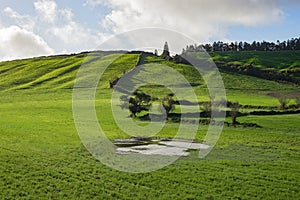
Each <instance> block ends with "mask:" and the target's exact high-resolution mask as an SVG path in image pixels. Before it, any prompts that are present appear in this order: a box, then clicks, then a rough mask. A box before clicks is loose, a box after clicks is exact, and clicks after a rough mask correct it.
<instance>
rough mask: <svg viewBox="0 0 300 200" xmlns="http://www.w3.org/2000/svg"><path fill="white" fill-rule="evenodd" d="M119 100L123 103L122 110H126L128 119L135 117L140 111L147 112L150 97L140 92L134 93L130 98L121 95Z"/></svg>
mask: <svg viewBox="0 0 300 200" xmlns="http://www.w3.org/2000/svg"><path fill="white" fill-rule="evenodd" d="M120 99H121V101H122V102H123V103H122V105H121V107H122V109H125V108H128V109H129V111H130V113H131V114H130V117H136V116H137V114H138V113H140V112H142V111H149V109H150V106H151V96H150V95H147V94H145V93H143V92H140V91H135V92H134V93H133V95H132V96H131V97H128V96H126V95H123V96H121V97H120Z"/></svg>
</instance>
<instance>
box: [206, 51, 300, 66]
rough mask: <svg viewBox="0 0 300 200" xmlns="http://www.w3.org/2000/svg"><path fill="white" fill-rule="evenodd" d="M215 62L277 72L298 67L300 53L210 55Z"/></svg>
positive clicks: (249, 52) (224, 53)
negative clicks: (252, 65) (247, 65)
mask: <svg viewBox="0 0 300 200" xmlns="http://www.w3.org/2000/svg"><path fill="white" fill-rule="evenodd" d="M210 55H211V56H212V58H213V59H214V60H215V61H223V62H235V63H239V64H254V65H256V66H258V67H262V68H275V69H278V70H281V69H288V68H296V67H298V68H299V67H300V61H299V57H300V51H246V52H243V51H240V52H214V53H210Z"/></svg>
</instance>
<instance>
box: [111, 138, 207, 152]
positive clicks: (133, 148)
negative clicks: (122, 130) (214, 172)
mask: <svg viewBox="0 0 300 200" xmlns="http://www.w3.org/2000/svg"><path fill="white" fill-rule="evenodd" d="M115 145H116V146H117V148H116V153H117V154H130V153H139V154H144V155H167V156H188V155H190V152H189V150H200V149H209V148H210V146H209V145H207V144H203V143H199V142H196V141H195V140H186V139H168V138H150V137H149V138H148V137H133V138H130V139H116V140H115Z"/></svg>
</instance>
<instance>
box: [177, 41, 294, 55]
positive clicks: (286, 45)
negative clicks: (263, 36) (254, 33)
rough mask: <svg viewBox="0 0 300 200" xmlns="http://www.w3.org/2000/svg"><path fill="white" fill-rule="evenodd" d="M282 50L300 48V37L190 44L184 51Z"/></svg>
mask: <svg viewBox="0 0 300 200" xmlns="http://www.w3.org/2000/svg"><path fill="white" fill-rule="evenodd" d="M204 50H206V51H282V50H300V38H292V39H289V40H287V41H279V40H277V41H276V42H267V41H262V42H257V41H253V42H252V43H248V42H231V43H227V42H222V41H218V42H214V43H213V44H201V45H197V44H194V45H189V46H186V48H185V49H183V52H182V53H187V52H201V51H204Z"/></svg>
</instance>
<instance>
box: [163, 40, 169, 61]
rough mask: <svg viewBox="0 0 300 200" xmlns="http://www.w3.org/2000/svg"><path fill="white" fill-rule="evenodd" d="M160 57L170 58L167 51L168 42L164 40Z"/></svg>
mask: <svg viewBox="0 0 300 200" xmlns="http://www.w3.org/2000/svg"><path fill="white" fill-rule="evenodd" d="M161 57H162V58H163V59H167V60H168V59H170V51H169V45H168V42H165V45H164V50H163V53H162V55H161Z"/></svg>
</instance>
